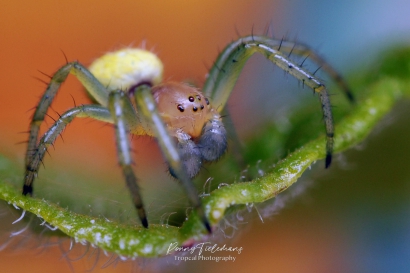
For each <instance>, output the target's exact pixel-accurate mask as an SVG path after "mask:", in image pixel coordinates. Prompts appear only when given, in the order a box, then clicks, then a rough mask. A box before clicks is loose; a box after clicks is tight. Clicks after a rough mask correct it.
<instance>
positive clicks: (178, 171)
mask: <svg viewBox="0 0 410 273" xmlns="http://www.w3.org/2000/svg"><path fill="white" fill-rule="evenodd" d="M135 101H136V104H137V108H138V111H139V113H140V114H141V115H142V117H144V118H145V119H146V120H147V121H149V123H150V124H151V126H150V127H151V128H152V130H153V133H154V136H155V137H156V139H157V141H158V144H159V146H160V148H161V151H162V153H163V155H164V157H165V159H166V160H167V163H168V165H169V167H170V169H171V170H172V173H173V175H174V176H175V177H176V178H177V179H178V180H179V181H180V182H181V184H182V186H183V187H184V189H185V191H186V192H187V195H188V198H189V200H190V202H191V204H192V205H193V206H194V208H195V209H196V211H197V214H198V216H199V218H200V219H201V221H202V223H203V224H204V226H205V228H206V229H207V231H208V232H209V233H211V226H210V224H209V221H208V219H207V217H206V215H205V212H204V210H203V207H202V204H201V203H202V202H201V199H200V198H199V196H198V192H197V190H196V188H195V186H194V184H193V183H192V181H191V179H190V177H189V175H188V173H187V170H186V169H185V168H184V164H183V162H182V160H181V155H180V152H179V151H178V149H177V146H176V145H175V143H174V140H173V138H172V137H171V136H170V134H169V132H168V129H167V127H166V126H165V124H164V122H163V121H162V118H161V116H160V115H159V113H158V111H157V106H156V103H155V100H154V98H153V97H152V93H151V87H150V86H148V85H141V86H139V87H138V88H137V89H136V91H135Z"/></svg>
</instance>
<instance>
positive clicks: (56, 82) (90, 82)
mask: <svg viewBox="0 0 410 273" xmlns="http://www.w3.org/2000/svg"><path fill="white" fill-rule="evenodd" d="M69 73H71V74H74V75H75V76H76V77H77V79H78V80H79V81H80V82H81V83H82V84H83V86H84V87H85V88H86V89H87V90H88V92H89V93H90V95H91V96H92V97H93V98H94V99H95V100H96V101H97V102H99V103H100V104H101V105H107V102H108V91H107V90H106V88H105V87H104V86H103V85H101V83H100V82H99V81H98V80H97V79H96V78H95V77H94V76H93V75H92V74H91V73H90V72H89V71H88V69H87V68H85V67H84V66H83V65H81V64H80V63H78V62H71V63H67V64H66V65H64V66H63V67H61V68H60V69H59V70H58V71H57V72H56V73H55V74H54V75H53V77H52V78H51V80H50V83H49V84H48V86H47V89H46V91H45V92H44V94H43V96H42V97H41V99H40V102H39V103H38V105H37V108H36V110H35V112H34V115H33V118H32V120H31V124H30V136H29V139H28V146H27V152H26V159H25V162H26V166H28V165H29V164H30V162H31V161H32V158H33V156H34V154H33V151H35V147H36V144H37V139H38V134H39V130H40V126H41V123H42V122H43V121H44V117H45V115H46V114H47V110H48V108H49V107H50V105H51V103H52V101H53V99H54V97H55V95H56V94H57V91H58V89H59V88H60V85H61V84H62V83H63V82H64V81H65V80H66V78H67V76H68V74H69Z"/></svg>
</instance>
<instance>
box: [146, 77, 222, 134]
mask: <svg viewBox="0 0 410 273" xmlns="http://www.w3.org/2000/svg"><path fill="white" fill-rule="evenodd" d="M152 95H153V96H154V99H155V101H156V103H157V107H158V112H159V113H160V115H161V116H162V118H163V120H164V122H165V124H167V126H168V128H169V129H170V130H171V131H173V130H177V129H182V130H183V131H184V132H185V133H187V134H189V135H190V136H191V137H192V138H198V137H199V136H200V135H201V132H202V128H203V127H204V125H205V123H206V122H207V121H208V120H210V119H211V118H212V115H213V113H214V112H215V111H214V110H213V109H212V107H211V105H210V103H209V100H208V99H207V98H205V97H204V95H203V94H202V93H201V92H199V91H198V90H197V89H196V88H194V87H191V86H189V85H186V84H183V83H177V82H168V83H163V84H160V85H157V86H155V87H154V88H153V89H152Z"/></svg>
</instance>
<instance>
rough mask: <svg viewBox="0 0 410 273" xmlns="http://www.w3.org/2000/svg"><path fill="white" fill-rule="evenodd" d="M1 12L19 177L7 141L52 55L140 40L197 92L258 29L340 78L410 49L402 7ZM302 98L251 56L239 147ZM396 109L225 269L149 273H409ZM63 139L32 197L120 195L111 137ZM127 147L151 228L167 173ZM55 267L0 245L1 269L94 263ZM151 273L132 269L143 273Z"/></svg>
mask: <svg viewBox="0 0 410 273" xmlns="http://www.w3.org/2000/svg"><path fill="white" fill-rule="evenodd" d="M0 5H1V7H0V37H1V38H0V45H1V51H0V64H1V68H0V69H1V73H0V81H1V83H2V90H1V91H0V138H1V141H0V153H2V154H3V155H5V156H7V157H8V158H10V160H12V161H13V162H15V163H16V164H20V166H21V169H23V167H22V166H23V156H24V149H25V145H24V144H22V145H16V143H18V142H20V141H24V140H25V138H26V135H24V134H21V133H20V132H22V131H26V130H27V128H28V123H29V118H30V116H31V113H32V112H30V111H29V109H31V108H32V107H33V106H34V105H35V103H36V102H37V101H38V97H39V96H40V95H41V93H42V91H43V90H44V87H45V86H44V84H43V83H42V82H41V81H38V80H37V79H36V78H40V79H43V80H45V81H47V77H45V76H44V75H42V74H41V73H40V72H39V71H41V72H44V73H46V74H52V73H53V72H54V71H55V70H56V69H57V68H58V67H59V66H61V65H62V64H63V63H64V62H65V57H64V55H66V56H67V58H68V60H79V61H81V62H83V63H84V64H89V63H90V62H91V61H92V60H93V59H94V58H96V57H97V56H99V55H101V54H102V53H104V52H106V51H109V50H114V49H118V48H121V47H124V46H130V45H136V46H137V45H140V44H141V43H142V44H145V46H146V47H147V48H150V49H153V50H154V51H155V52H156V53H157V54H158V55H159V56H160V57H161V59H162V60H163V62H164V65H165V79H173V80H177V81H182V80H190V81H193V82H194V83H196V84H198V85H199V86H200V85H201V84H202V83H203V81H204V79H205V75H206V73H207V69H208V68H209V67H210V66H211V65H212V62H213V60H215V58H216V56H217V54H218V52H219V51H220V50H222V49H223V47H224V46H225V45H226V44H227V43H229V42H230V41H231V40H233V39H236V38H237V37H238V35H246V34H250V33H251V32H253V33H256V34H263V33H264V32H265V31H266V29H267V26H268V25H269V26H270V27H269V32H272V33H273V35H275V37H277V38H279V39H280V38H281V37H283V36H285V37H287V38H289V39H291V40H297V41H301V42H304V43H306V44H309V45H311V46H312V47H313V48H314V49H316V50H317V51H318V52H319V53H320V54H321V55H322V56H323V57H325V58H326V59H327V60H329V62H330V63H331V64H332V65H334V66H335V67H336V68H337V69H338V70H339V71H341V72H342V74H343V75H349V73H354V72H356V71H358V70H359V68H362V67H366V66H368V65H370V64H372V63H375V62H377V58H378V53H379V52H380V50H382V49H383V48H385V47H386V46H388V45H394V44H397V43H406V42H410V20H408V10H410V3H409V2H408V1H405V0H393V1H389V2H388V3H387V2H386V1H381V0H377V1H368V0H367V1H324V0H315V1H302V0H293V1H281V0H276V1H274V0H272V1H267V0H253V1H216V0H215V1H214V0H210V1H176V0H175V1H155V2H154V1H121V2H119V3H114V1H77V0H75V1H51V0H44V1H41V2H39V1H13V2H12V1H1V2H0ZM62 52H64V53H62ZM305 93H309V95H310V92H308V91H307V90H306V89H302V88H298V84H297V82H296V81H294V80H292V79H291V78H289V77H285V76H284V75H283V73H280V71H278V69H274V68H273V66H272V65H271V64H270V63H268V62H266V61H264V59H263V57H254V58H253V59H252V60H250V61H249V64H248V65H247V66H246V67H245V69H244V73H243V76H242V77H241V78H240V80H239V83H238V86H237V88H236V89H235V90H234V94H233V96H232V98H231V100H230V102H229V108H230V111H231V115H232V120H233V122H234V124H235V126H236V127H237V128H238V132H239V137H240V138H241V139H245V138H246V137H248V136H251V135H252V134H257V133H258V130H259V129H261V128H263V127H264V124H266V123H267V122H268V121H271V120H275V119H278V116H277V115H283V114H284V113H287V112H288V111H291V109H292V106H293V105H295V104H297V103H298V102H300V101H303V100H304V99H305V98H306V97H307V95H305ZM72 97H73V98H74V99H75V102H76V104H81V103H89V99H88V98H87V96H86V95H85V94H84V92H83V90H82V88H81V86H80V85H79V84H78V83H77V82H76V80H75V79H73V78H70V79H69V80H68V81H67V82H66V83H65V84H64V87H63V89H62V91H61V93H59V94H58V96H57V99H56V101H55V103H54V105H53V108H54V109H55V110H56V111H58V112H60V113H61V112H63V111H64V110H65V109H67V108H69V107H72V106H73V104H74V103H73V100H72ZM310 97H312V96H309V98H310ZM310 99H311V98H310ZM313 99H314V98H313ZM409 106H410V104H409V103H405V102H403V103H401V104H400V105H398V107H397V110H395V111H394V112H393V113H392V114H390V115H389V116H388V117H387V118H386V119H385V120H384V121H383V122H382V126H380V127H379V130H377V133H374V134H372V136H371V137H369V139H368V140H366V141H365V143H364V144H362V145H360V147H358V148H357V149H352V150H350V151H348V152H345V153H344V154H343V155H342V156H339V158H338V160H336V164H334V166H332V168H331V169H330V170H328V171H326V172H324V171H323V170H319V169H317V170H315V171H314V172H312V173H311V174H309V175H308V176H307V177H304V178H303V179H302V180H301V181H300V182H298V183H301V184H303V183H306V185H310V187H308V188H307V189H306V190H304V193H303V194H302V195H300V196H298V197H297V198H294V199H293V200H291V201H290V202H288V203H287V204H286V206H285V209H283V210H281V211H280V213H279V214H277V215H275V216H274V217H269V218H266V219H264V223H261V221H260V220H259V218H258V217H257V215H256V214H251V216H248V217H249V219H250V220H249V221H248V222H249V223H248V224H246V225H244V227H241V229H240V231H239V232H236V235H235V237H234V238H233V239H229V240H227V241H225V243H227V244H229V245H232V246H242V247H243V248H244V250H243V252H242V253H241V254H240V255H236V257H237V259H236V261H235V262H233V263H232V262H219V263H215V262H209V261H208V262H188V263H185V262H181V263H180V264H178V265H174V263H172V262H170V261H167V260H161V261H159V263H160V264H161V265H162V267H161V266H160V267H159V268H161V269H162V270H163V271H165V270H168V271H170V272H172V271H175V272H178V271H184V270H185V271H187V272H190V271H192V270H193V269H194V268H195V270H196V271H198V272H215V271H217V272H244V271H250V270H254V271H257V272H272V271H275V272H408V269H409V268H410V232H409V231H410V221H409V220H408V219H410V217H408V216H409V214H410V209H409V208H410V201H408V200H409V198H408V197H409V196H410V186H409V185H410V172H409V169H408V163H409V162H410V161H409V160H410V156H409V152H408V151H410V145H409V143H408V139H409V136H410V125H409V124H410V111H409V110H408V109H409ZM54 116H56V115H54ZM50 122H52V121H51V119H50V120H49V124H50ZM63 137H64V142H63V141H62V140H58V141H57V143H56V151H51V157H50V156H47V158H46V160H45V164H46V167H47V168H46V169H45V170H41V173H40V180H39V181H41V183H43V182H44V184H47V183H48V184H47V185H49V186H48V187H45V188H40V186H39V188H40V189H39V193H38V194H39V196H45V197H47V198H48V197H49V198H51V199H52V198H53V194H52V192H53V190H57V191H58V190H60V191H68V192H70V193H72V196H77V195H87V196H88V197H89V196H91V197H93V188H91V187H87V186H86V185H83V188H78V187H75V186H72V185H71V184H68V183H66V182H67V181H69V180H70V179H72V177H73V176H75V177H78V180H79V181H80V184H81V182H83V181H87V180H89V179H92V180H94V181H95V180H97V181H99V182H100V185H102V186H103V187H108V190H107V191H118V192H120V193H123V194H124V193H125V194H126V191H125V188H124V185H123V182H122V178H121V176H120V173H119V170H118V169H117V168H116V164H117V159H116V155H115V146H114V145H113V138H114V136H113V132H112V128H110V127H109V126H105V127H104V126H102V125H101V124H99V123H97V122H90V121H89V120H78V121H75V122H74V123H73V124H71V125H70V126H69V128H68V129H67V130H66V132H65V133H64V136H63ZM133 144H134V149H135V151H136V152H135V153H136V170H137V172H138V173H139V177H140V179H141V183H142V186H143V188H144V194H146V195H147V196H148V197H147V199H148V200H149V201H148V204H149V205H148V206H149V210H150V211H152V214H153V217H152V218H153V220H154V221H160V218H161V213H158V214H155V211H156V210H157V206H163V204H161V202H162V199H161V197H159V196H161V195H164V194H165V195H166V194H167V193H168V191H167V189H168V188H177V187H178V185H177V184H176V183H174V182H172V180H171V179H169V177H168V175H167V174H166V172H165V166H164V163H163V160H162V159H161V157H160V153H159V151H158V149H157V148H156V145H155V142H154V141H153V140H151V139H146V138H136V139H134V141H133ZM67 177H69V178H67ZM16 179H17V180H18V179H20V178H16ZM41 183H38V184H41ZM102 186H101V187H102ZM157 187H160V188H161V189H157ZM113 189H118V190H113ZM155 196H156V197H155ZM175 196H178V197H176V198H181V196H183V194H182V193H179V194H176V195H175ZM182 198H183V197H182ZM57 201H58V200H57ZM106 201H107V202H108V203H109V204H111V205H113V206H118V207H120V206H121V203H119V204H118V203H116V202H113V201H112V200H106ZM114 203H115V204H114ZM158 204H161V205H158ZM166 206H168V207H169V206H173V204H168V205H166ZM90 210H91V209H90ZM131 214H132V213H131ZM2 217H4V218H3V219H2V220H1V222H2V223H3V224H0V232H1V233H2V234H5V236H6V237H7V234H8V233H9V232H10V230H9V229H8V228H9V226H10V225H6V224H4V223H10V222H11V221H13V219H15V217H16V214H12V213H9V214H8V215H6V216H2ZM17 217H18V215H17ZM6 226H7V227H6ZM2 238H5V237H4V236H3V237H2ZM0 243H1V242H0ZM39 249H40V250H39ZM61 257H62V252H61V250H60V249H59V248H58V247H53V246H51V245H50V246H48V247H47V246H44V245H43V246H41V245H40V246H39V248H37V247H32V246H31V247H29V248H28V247H26V245H25V244H21V245H19V246H18V247H13V248H7V247H5V248H4V249H3V251H2V252H0V265H1V267H2V270H3V271H4V272H19V271H22V270H27V269H30V271H31V272H57V271H58V272H70V270H71V269H70V268H74V270H75V271H76V272H83V271H85V270H87V269H90V268H91V267H92V265H93V260H92V259H87V258H83V259H79V260H78V261H73V262H72V265H71V266H72V267H70V266H69V265H68V263H67V261H66V260H65V259H62V258H61ZM101 259H103V258H101ZM156 262H157V261H152V260H144V261H138V263H139V264H143V265H142V269H145V271H146V272H147V271H150V270H151V268H152V264H155V263H156ZM144 264H145V265H144ZM100 267H101V264H100ZM100 267H99V266H98V265H97V266H96V267H95V268H94V269H93V270H94V271H96V272H100V270H101V271H102V272H129V271H131V270H135V271H138V270H140V267H139V265H136V262H132V261H127V262H120V263H119V264H117V266H116V267H113V266H111V267H109V268H106V269H101V268H100Z"/></svg>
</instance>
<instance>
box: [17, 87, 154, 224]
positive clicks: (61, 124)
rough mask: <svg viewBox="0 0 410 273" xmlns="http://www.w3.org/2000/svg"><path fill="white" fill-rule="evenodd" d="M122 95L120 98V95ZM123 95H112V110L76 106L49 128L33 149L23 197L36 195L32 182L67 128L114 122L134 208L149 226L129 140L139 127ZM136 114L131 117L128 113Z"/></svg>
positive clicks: (93, 106)
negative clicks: (79, 122) (78, 122)
mask: <svg viewBox="0 0 410 273" xmlns="http://www.w3.org/2000/svg"><path fill="white" fill-rule="evenodd" d="M118 94H120V95H118ZM123 97H124V96H123V93H122V92H112V95H110V97H109V99H110V103H109V105H110V110H109V109H107V108H106V107H104V106H100V105H82V106H78V107H74V108H72V109H70V110H68V111H66V112H65V113H63V114H62V115H61V116H60V118H59V119H58V120H56V122H55V123H54V124H53V125H52V126H51V127H50V128H49V129H48V131H47V132H46V133H45V134H44V136H43V137H42V138H41V139H40V142H39V144H38V146H37V147H36V148H35V149H34V151H33V155H32V157H31V161H30V162H29V164H28V165H27V167H26V172H25V176H24V184H23V194H24V195H27V194H29V195H32V194H33V183H34V179H35V178H36V176H37V173H38V171H39V168H40V163H41V162H42V160H43V158H44V155H45V153H46V152H47V148H48V147H49V146H50V145H53V143H54V142H55V140H56V138H57V137H58V136H59V135H60V134H61V133H62V131H63V130H64V129H65V128H66V126H67V125H68V124H69V123H70V122H72V121H73V120H74V118H93V119H96V120H100V121H103V122H108V123H114V124H115V125H116V126H115V127H116V136H117V150H118V157H119V162H120V166H121V168H122V171H123V174H124V177H125V180H126V184H127V186H128V188H129V190H130V191H131V196H132V199H133V202H134V206H135V207H136V208H137V213H138V216H139V218H140V220H141V222H142V225H143V226H144V227H146V228H147V227H148V221H147V217H146V214H145V210H144V208H143V205H142V199H141V196H140V194H139V188H138V185H137V179H136V177H135V175H134V172H133V171H132V168H131V164H132V160H131V154H130V144H129V140H128V128H131V129H133V128H136V124H139V123H138V121H137V119H136V115H135V111H134V110H133V107H132V103H131V101H130V100H129V99H124V98H123ZM131 112H132V113H133V114H131V115H130V114H129V113H131Z"/></svg>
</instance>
